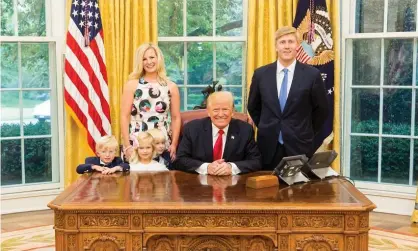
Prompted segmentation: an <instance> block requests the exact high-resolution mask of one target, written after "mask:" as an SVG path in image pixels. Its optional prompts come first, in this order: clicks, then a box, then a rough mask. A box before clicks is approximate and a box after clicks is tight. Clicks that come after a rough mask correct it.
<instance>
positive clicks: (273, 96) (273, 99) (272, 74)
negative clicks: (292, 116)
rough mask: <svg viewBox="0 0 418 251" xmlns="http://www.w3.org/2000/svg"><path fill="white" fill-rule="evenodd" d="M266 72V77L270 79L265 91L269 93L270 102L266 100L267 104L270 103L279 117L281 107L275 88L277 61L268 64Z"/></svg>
mask: <svg viewBox="0 0 418 251" xmlns="http://www.w3.org/2000/svg"><path fill="white" fill-rule="evenodd" d="M266 74H268V76H267V79H268V80H271V81H270V83H269V85H268V90H267V93H269V94H270V95H269V98H270V102H267V103H269V104H272V106H273V107H272V110H273V111H274V112H275V113H276V116H277V117H281V114H282V112H281V109H280V103H279V91H278V90H277V77H276V74H277V61H275V62H274V63H272V64H270V67H269V69H268V70H267V72H266Z"/></svg>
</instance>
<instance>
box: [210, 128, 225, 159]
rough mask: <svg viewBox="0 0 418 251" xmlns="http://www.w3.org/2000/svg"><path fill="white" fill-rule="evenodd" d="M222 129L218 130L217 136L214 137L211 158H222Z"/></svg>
mask: <svg viewBox="0 0 418 251" xmlns="http://www.w3.org/2000/svg"><path fill="white" fill-rule="evenodd" d="M223 134H224V131H223V130H219V131H218V138H217V139H216V142H215V145H214V146H213V160H214V161H215V160H218V159H222V135H223Z"/></svg>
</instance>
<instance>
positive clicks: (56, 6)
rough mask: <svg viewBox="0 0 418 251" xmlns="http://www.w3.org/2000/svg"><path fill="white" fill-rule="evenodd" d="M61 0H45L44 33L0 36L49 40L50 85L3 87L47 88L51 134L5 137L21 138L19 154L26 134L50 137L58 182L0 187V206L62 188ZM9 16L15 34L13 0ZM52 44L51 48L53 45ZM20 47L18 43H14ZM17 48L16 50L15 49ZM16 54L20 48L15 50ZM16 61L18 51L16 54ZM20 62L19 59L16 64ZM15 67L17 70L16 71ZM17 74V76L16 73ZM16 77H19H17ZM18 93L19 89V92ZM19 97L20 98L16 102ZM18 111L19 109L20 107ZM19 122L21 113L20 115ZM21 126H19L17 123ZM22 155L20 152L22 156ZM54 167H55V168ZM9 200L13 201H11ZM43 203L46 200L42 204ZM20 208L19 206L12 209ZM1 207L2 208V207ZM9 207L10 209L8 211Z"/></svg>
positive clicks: (0, 39)
mask: <svg viewBox="0 0 418 251" xmlns="http://www.w3.org/2000/svg"><path fill="white" fill-rule="evenodd" d="M65 8H66V5H65V1H53V0H45V19H46V20H45V24H46V36H44V37H31V36H1V37H0V42H1V43H3V42H12V43H40V42H42V43H45V42H49V43H50V45H49V46H50V50H49V67H50V69H49V79H50V86H49V87H48V88H22V87H18V88H7V89H3V91H13V90H14V91H20V90H22V91H25V90H30V91H32V90H44V91H50V99H51V134H50V135H42V136H24V135H23V133H22V132H21V135H20V136H17V137H10V138H9V137H8V138H7V139H21V140H22V143H21V145H22V155H23V139H27V138H45V137H44V136H50V138H51V158H52V167H53V169H52V180H58V182H43V183H34V184H32V183H26V184H16V185H8V186H3V187H1V197H2V204H3V205H2V207H6V208H7V205H6V204H5V203H4V202H5V201H8V202H10V200H13V199H19V198H29V197H31V195H33V196H36V197H39V196H43V195H54V194H58V193H59V192H60V191H62V190H63V188H64V155H63V152H64V151H63V150H64V126H65V125H64V101H63V95H62V93H63V81H62V79H63V78H62V76H63V52H64V48H65V33H66V29H65V16H66V15H65ZM13 19H14V22H15V24H16V25H15V34H17V29H18V23H17V1H14V13H13ZM54 45H55V48H54ZM18 48H20V47H18ZM19 51H20V50H19ZM18 53H19V54H20V52H18ZM19 61H20V55H19ZM20 66H21V64H20V62H19V68H20ZM20 72H21V71H20V69H19V74H20ZM19 78H20V77H19ZM19 81H20V80H19ZM21 95H22V93H20V96H21ZM21 102H22V99H21V98H20V105H22V104H21ZM21 113H22V110H21ZM20 120H21V124H22V122H23V121H22V114H21V116H20ZM21 130H22V126H21ZM46 138H47V137H46ZM22 157H23V156H22ZM22 159H23V158H22ZM22 165H23V171H22V176H23V177H22V181H24V161H23V163H22ZM57 167H58V168H57ZM10 204H13V202H11V203H10ZM44 207H46V204H45V205H44ZM10 210H11V211H13V209H6V211H10ZM16 210H17V211H21V210H20V209H16ZM2 211H4V210H3V209H2ZM11 211H10V212H11Z"/></svg>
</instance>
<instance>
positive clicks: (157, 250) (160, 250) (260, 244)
mask: <svg viewBox="0 0 418 251" xmlns="http://www.w3.org/2000/svg"><path fill="white" fill-rule="evenodd" d="M146 247H147V250H153V251H174V250H176V251H177V250H179V251H208V250H210V251H260V250H263V251H274V250H275V246H274V243H273V241H272V240H271V239H270V238H269V237H266V236H219V235H205V236H202V235H197V236H186V235H181V236H177V235H172V236H167V235H154V236H152V237H151V238H150V239H149V240H148V242H147V244H146Z"/></svg>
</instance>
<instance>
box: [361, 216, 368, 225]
mask: <svg viewBox="0 0 418 251" xmlns="http://www.w3.org/2000/svg"><path fill="white" fill-rule="evenodd" d="M368 227H369V215H368V214H364V215H360V228H368Z"/></svg>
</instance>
